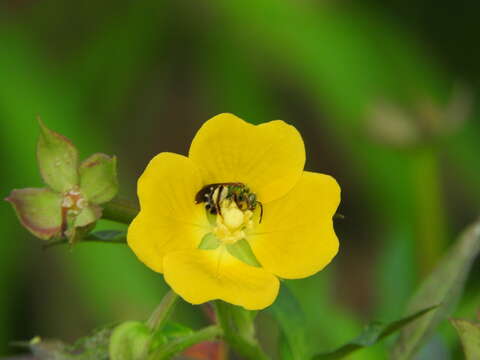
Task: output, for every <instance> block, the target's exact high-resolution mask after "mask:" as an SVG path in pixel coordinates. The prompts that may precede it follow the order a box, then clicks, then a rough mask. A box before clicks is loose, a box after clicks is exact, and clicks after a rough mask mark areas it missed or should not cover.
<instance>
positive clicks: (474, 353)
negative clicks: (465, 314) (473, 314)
mask: <svg viewBox="0 0 480 360" xmlns="http://www.w3.org/2000/svg"><path fill="white" fill-rule="evenodd" d="M450 322H451V323H452V325H453V326H454V327H455V329H457V332H458V335H459V336H460V340H461V342H462V346H463V351H464V353H465V359H466V360H478V359H480V323H479V322H476V323H475V322H473V321H469V320H462V319H451V320H450Z"/></svg>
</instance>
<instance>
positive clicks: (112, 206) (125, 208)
mask: <svg viewBox="0 0 480 360" xmlns="http://www.w3.org/2000/svg"><path fill="white" fill-rule="evenodd" d="M102 207H103V214H102V218H103V219H107V220H112V221H116V222H119V223H122V224H127V225H129V224H130V223H131V222H132V220H133V219H134V218H135V216H137V214H138V212H139V211H140V210H139V208H138V205H137V204H136V203H133V202H131V201H128V200H125V199H114V200H112V201H110V202H108V203H106V204H104V205H103V206H102Z"/></svg>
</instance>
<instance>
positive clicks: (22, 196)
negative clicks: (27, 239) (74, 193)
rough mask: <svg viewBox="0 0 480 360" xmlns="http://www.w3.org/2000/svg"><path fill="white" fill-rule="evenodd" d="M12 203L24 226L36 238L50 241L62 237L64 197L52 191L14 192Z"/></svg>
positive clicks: (25, 190) (22, 190)
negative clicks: (62, 204)
mask: <svg viewBox="0 0 480 360" xmlns="http://www.w3.org/2000/svg"><path fill="white" fill-rule="evenodd" d="M5 200H6V201H8V202H10V203H11V204H12V206H13V208H14V209H15V212H16V213H17V216H18V219H19V220H20V222H21V223H22V225H23V226H24V227H25V228H26V229H27V230H28V231H30V232H31V233H32V234H33V235H35V236H36V237H38V238H40V239H43V240H49V239H51V238H53V237H55V236H58V235H60V233H61V230H62V229H61V227H62V212H61V203H62V197H61V195H60V194H57V193H55V192H53V191H51V190H50V189H35V188H27V189H20V190H13V191H12V192H11V194H10V196H9V197H7V198H6V199H5Z"/></svg>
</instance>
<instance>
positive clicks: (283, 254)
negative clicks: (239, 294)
mask: <svg viewBox="0 0 480 360" xmlns="http://www.w3.org/2000/svg"><path fill="white" fill-rule="evenodd" d="M339 203H340V187H339V186H338V184H337V182H336V181H335V179H333V178H332V177H331V176H328V175H323V174H317V173H312V172H304V173H303V176H302V177H301V179H300V181H299V182H298V183H297V185H296V186H295V187H294V188H293V189H292V190H291V191H290V192H289V193H288V194H287V195H286V196H285V197H283V198H281V199H279V200H276V201H273V202H271V203H268V204H265V205H264V215H263V220H262V223H261V224H259V225H258V226H257V227H256V229H255V233H253V234H252V235H251V236H250V237H249V238H248V240H249V243H250V246H251V247H252V250H253V252H254V254H255V256H256V257H257V259H258V261H259V262H260V263H261V264H262V266H263V267H264V268H265V269H266V270H268V271H271V272H273V273H274V274H276V275H278V276H279V277H281V278H286V279H297V278H303V277H307V276H310V275H313V274H315V273H316V272H318V271H320V270H321V269H323V268H324V267H325V266H326V265H327V264H328V263H329V262H330V261H331V260H332V258H333V257H334V256H335V255H336V253H337V251H338V239H337V236H336V235H335V231H334V229H333V222H332V216H333V215H334V213H335V211H336V209H337V207H338V204H339Z"/></svg>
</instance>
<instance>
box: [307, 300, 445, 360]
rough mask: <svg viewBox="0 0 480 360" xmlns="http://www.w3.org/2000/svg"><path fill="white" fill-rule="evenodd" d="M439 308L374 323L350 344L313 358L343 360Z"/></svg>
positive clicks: (433, 307) (316, 359)
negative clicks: (384, 322)
mask: <svg viewBox="0 0 480 360" xmlns="http://www.w3.org/2000/svg"><path fill="white" fill-rule="evenodd" d="M436 307H437V306H431V307H429V308H427V309H424V310H421V311H419V312H417V313H415V314H413V315H410V316H407V317H405V318H403V319H400V320H397V321H394V322H391V323H389V324H382V323H380V322H373V323H371V324H369V325H367V326H366V327H365V330H364V331H363V332H362V333H361V334H360V335H359V336H358V337H356V338H355V339H353V340H352V341H351V342H349V343H348V344H345V345H343V346H341V347H340V348H338V349H336V350H334V351H332V352H329V353H325V354H318V355H316V356H314V357H313V359H314V360H334V359H342V358H344V357H345V356H347V355H350V354H351V353H352V352H354V351H356V350H359V349H362V348H365V347H368V346H372V345H374V344H376V343H377V342H379V341H380V340H382V339H383V338H385V337H387V336H389V335H391V334H392V333H394V332H395V331H398V330H400V329H401V328H403V327H404V326H406V325H408V324H410V323H412V322H413V321H415V320H417V319H418V318H419V317H421V316H422V315H424V314H426V313H428V312H429V311H431V310H433V309H435V308H436Z"/></svg>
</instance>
